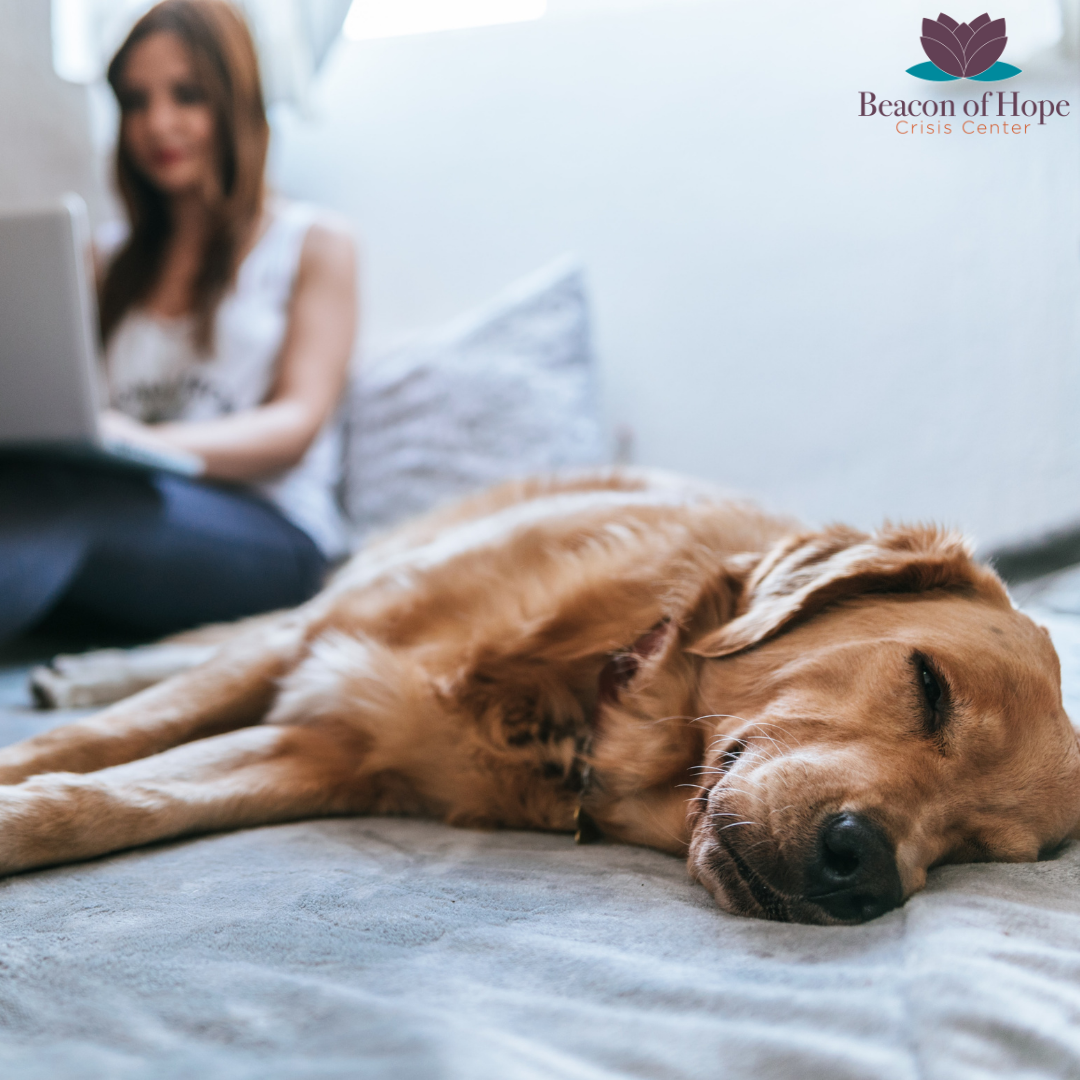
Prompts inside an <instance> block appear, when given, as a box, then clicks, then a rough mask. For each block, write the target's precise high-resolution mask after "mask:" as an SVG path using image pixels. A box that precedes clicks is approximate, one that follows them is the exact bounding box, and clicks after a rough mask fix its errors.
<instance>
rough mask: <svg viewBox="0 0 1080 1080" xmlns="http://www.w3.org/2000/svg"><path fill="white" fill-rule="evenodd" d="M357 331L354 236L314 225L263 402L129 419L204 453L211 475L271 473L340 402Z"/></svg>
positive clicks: (294, 455)
mask: <svg viewBox="0 0 1080 1080" xmlns="http://www.w3.org/2000/svg"><path fill="white" fill-rule="evenodd" d="M355 334H356V256H355V253H354V250H353V243H352V238H351V237H350V236H349V235H348V233H347V232H345V231H344V230H343V229H338V228H335V227H333V226H328V225H323V224H316V225H313V226H312V227H311V228H310V229H309V230H308V234H307V236H306V238H305V240H304V246H303V248H302V250H301V255H300V267H299V271H298V273H297V278H296V285H295V287H294V289H293V295H292V300H291V302H290V307H289V322H288V327H287V329H286V333H285V343H284V345H283V346H282V353H281V359H280V361H279V364H280V366H279V369H278V377H277V382H276V384H275V386H274V389H273V390H272V391H271V394H270V397H269V398H268V400H267V401H266V402H265V404H263V405H259V406H257V407H256V408H254V409H247V410H245V411H243V412H237V413H232V414H230V415H228V416H221V417H217V418H215V419H213V420H190V421H177V422H174V423H166V424H155V425H154V426H153V427H147V426H146V425H143V424H137V423H136V422H135V421H128V422H129V423H131V424H135V426H136V427H137V428H139V429H141V431H140V434H139V437H140V438H142V437H143V436H145V435H149V436H151V437H152V438H154V439H155V440H161V442H157V443H155V445H158V446H160V445H162V443H164V444H167V445H168V446H170V447H172V448H174V449H177V450H186V451H187V452H188V453H192V454H195V455H197V456H198V457H200V458H202V459H203V461H205V462H206V473H205V475H206V476H208V477H212V478H215V479H220V480H257V479H260V478H262V477H266V476H272V475H273V474H274V473H278V472H281V471H283V470H285V469H287V468H289V467H290V466H292V465H295V464H296V463H297V462H298V461H300V459H301V458H302V457H303V456H304V454H305V453H306V451H307V449H308V447H309V446H310V445H311V443H312V441H313V440H314V438H315V436H316V435H317V434H318V433H319V430H320V429H321V428H322V426H323V424H325V423H326V421H327V420H328V419H329V417H330V415H331V413H332V412H333V411H334V409H335V408H336V407H337V404H338V401H339V399H340V397H341V392H342V390H343V388H344V386H345V377H346V374H347V372H348V367H349V358H350V356H351V355H352V347H353V340H354V338H355ZM114 415H118V414H114ZM123 419H124V420H127V418H126V417H124V418H123ZM146 445H148V444H146Z"/></svg>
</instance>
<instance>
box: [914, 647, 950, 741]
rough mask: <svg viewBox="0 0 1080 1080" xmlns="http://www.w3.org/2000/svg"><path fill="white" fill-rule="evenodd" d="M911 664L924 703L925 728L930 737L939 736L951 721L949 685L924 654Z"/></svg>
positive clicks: (915, 658) (919, 655) (915, 655)
mask: <svg viewBox="0 0 1080 1080" xmlns="http://www.w3.org/2000/svg"><path fill="white" fill-rule="evenodd" d="M911 663H912V667H913V668H914V669H915V681H916V683H917V684H918V690H919V696H920V699H921V701H922V702H923V710H924V721H923V724H924V728H925V730H926V733H927V734H928V735H938V734H939V733H940V732H941V730H942V728H943V727H944V726H945V724H946V722H947V721H948V719H949V693H948V683H947V682H946V681H945V680H944V679H943V678H942V677H941V675H940V674H939V673H938V672H937V671H936V670H935V669H934V666H933V664H932V663H931V662H930V660H929V659H928V658H927V657H926V656H924V655H923V654H922V653H919V652H917V653H915V654H914V655H913V656H912V658H911Z"/></svg>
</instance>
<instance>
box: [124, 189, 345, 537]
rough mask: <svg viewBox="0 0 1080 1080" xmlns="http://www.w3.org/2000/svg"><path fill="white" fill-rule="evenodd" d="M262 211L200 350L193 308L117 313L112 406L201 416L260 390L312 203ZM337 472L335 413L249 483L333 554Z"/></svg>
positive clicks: (145, 414) (240, 405)
mask: <svg viewBox="0 0 1080 1080" xmlns="http://www.w3.org/2000/svg"><path fill="white" fill-rule="evenodd" d="M267 212H268V214H269V215H270V222H269V225H268V226H267V227H266V229H265V231H264V232H263V234H262V236H261V237H260V238H259V240H258V241H257V242H256V244H255V246H254V247H253V248H252V249H251V251H250V252H248V254H247V257H246V258H245V259H244V261H243V263H241V265H240V269H239V272H238V273H237V277H236V284H235V286H234V287H233V289H232V290H231V291H230V292H229V293H227V294H226V296H225V298H224V299H223V300H222V301H221V303H220V305H219V306H218V309H217V314H216V317H215V321H214V347H213V352H212V353H211V354H210V355H209V356H204V355H200V354H199V353H197V352H196V350H195V348H194V345H193V343H192V329H193V322H194V320H193V317H192V316H183V317H181V318H177V319H162V318H158V317H156V316H152V315H148V314H147V313H146V312H144V311H137V310H132V311H129V312H128V314H127V315H125V316H124V318H123V320H122V321H121V322H120V324H119V326H117V328H116V330H115V331H114V332H113V334H112V336H111V337H110V338H109V345H108V349H107V351H106V362H107V372H108V381H109V399H110V401H111V404H112V406H113V408H114V409H118V410H119V411H121V412H124V413H127V414H128V415H129V416H133V417H135V418H136V419H137V420H142V421H143V422H144V423H157V422H161V421H168V420H207V419H211V418H213V417H216V416H224V415H226V414H228V413H233V412H239V411H241V410H243V409H251V408H254V407H255V406H256V405H260V404H262V402H264V401H265V400H266V399H267V397H268V396H269V394H270V392H271V390H272V389H273V385H274V379H275V377H276V375H277V366H278V359H279V356H280V353H281V347H282V344H283V342H284V340H285V330H286V327H287V324H288V316H289V300H290V298H291V296H292V292H293V286H294V283H295V281H296V273H297V269H298V268H299V265H300V251H301V248H302V246H303V243H304V238H305V237H306V236H307V232H308V229H309V228H310V227H311V225H312V223H313V222H314V221H316V220H317V218H318V210H317V209H316V208H315V207H313V206H309V205H307V204H306V203H293V202H285V201H283V200H275V201H274V202H273V203H271V204H270V205H269V206H268V208H267ZM113 237H115V233H114V234H113ZM113 237H110V239H112V238H113ZM340 471H341V435H340V424H339V422H338V421H337V419H334V420H332V421H330V422H329V423H327V424H326V426H325V427H324V428H323V429H322V431H321V432H320V433H319V435H318V436H317V438H316V439H315V441H314V442H313V443H312V444H311V446H310V447H309V448H308V451H307V453H306V454H305V455H304V457H303V459H302V460H301V461H300V462H299V464H297V465H295V466H294V467H293V468H291V469H288V470H286V471H285V472H283V473H281V474H280V475H278V476H274V477H271V478H270V479H268V480H264V481H261V482H259V483H256V484H252V485H251V486H252V488H253V489H254V490H255V491H257V492H258V493H260V494H261V495H263V496H264V497H265V498H267V499H269V500H270V501H271V502H273V503H275V504H276V505H277V507H278V508H279V509H280V510H281V512H282V513H283V514H284V515H285V517H287V518H288V519H289V520H290V521H291V522H293V524H295V525H297V526H299V528H301V529H303V530H304V532H306V533H307V534H308V535H309V536H310V537H311V538H312V539H313V540H314V541H315V543H316V544H317V545H318V546H319V548H320V549H321V550H322V552H323V554H324V555H326V556H327V557H328V558H334V557H336V556H338V555H341V554H343V553H344V551H345V547H346V539H345V538H346V530H345V524H344V522H343V520H342V518H341V514H340V512H339V510H338V506H337V499H336V490H337V486H338V482H339V479H340Z"/></svg>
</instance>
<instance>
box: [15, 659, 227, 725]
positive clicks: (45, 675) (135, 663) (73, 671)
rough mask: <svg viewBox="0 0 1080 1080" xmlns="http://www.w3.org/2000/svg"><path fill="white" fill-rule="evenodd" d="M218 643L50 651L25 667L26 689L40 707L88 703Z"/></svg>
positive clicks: (138, 686)
mask: <svg viewBox="0 0 1080 1080" xmlns="http://www.w3.org/2000/svg"><path fill="white" fill-rule="evenodd" d="M219 648H220V646H218V645H182V644H181V645H173V644H167V643H162V644H159V645H141V646H139V647H138V648H135V649H95V650H94V651H93V652H86V653H77V654H75V655H72V656H67V655H63V654H61V655H60V656H54V657H53V659H52V661H51V662H50V663H48V664H41V665H39V666H38V667H36V668H34V669H33V671H31V672H30V691H31V693H32V694H33V695H34V703H35V704H36V705H37V706H38V707H39V708H42V709H87V708H92V707H94V706H96V705H111V704H112V703H113V702H115V701H122V700H123V699H124V698H126V697H131V695H132V694H137V693H138V692H139V691H140V690H145V689H146V688H147V687H148V686H154V685H155V684H157V683H159V682H164V681H165V680H166V679H169V678H171V677H172V676H173V675H178V674H179V673H180V672H181V671H188V670H190V669H191V668H193V667H197V666H198V665H199V664H203V663H205V662H206V661H207V660H209V659H210V658H211V657H212V656H213V655H214V653H215V652H217V650H218V649H219Z"/></svg>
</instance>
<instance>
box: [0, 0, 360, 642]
mask: <svg viewBox="0 0 1080 1080" xmlns="http://www.w3.org/2000/svg"><path fill="white" fill-rule="evenodd" d="M108 78H109V83H110V85H111V86H112V88H113V90H114V92H115V94H116V97H117V100H118V102H119V104H120V114H121V122H120V137H119V140H118V146H117V157H116V173H117V181H118V185H119V190H120V195H121V197H122V198H123V201H124V205H125V208H126V210H127V216H128V228H127V230H126V235H124V236H122V237H118V238H116V241H115V242H114V244H113V245H111V247H112V250H101V251H99V253H98V254H99V276H100V288H99V293H100V313H101V332H102V337H103V341H104V344H105V358H106V373H105V374H106V380H107V384H108V391H109V399H110V406H111V407H110V409H109V411H108V412H107V413H106V414H105V417H104V424H103V426H104V430H105V434H106V435H107V436H110V437H112V438H116V439H123V440H125V441H127V442H130V443H135V444H138V445H142V446H145V447H147V448H151V449H158V450H164V451H182V452H185V453H187V454H189V455H194V457H195V459H197V460H198V461H200V462H201V463H202V473H201V475H200V476H199V477H198V478H197V479H189V478H183V477H181V476H178V475H175V474H172V473H167V472H156V473H151V474H149V475H144V476H137V475H126V474H122V473H116V472H108V471H103V470H101V469H91V468H86V467H74V466H71V465H59V464H49V465H47V464H44V463H39V464H36V465H33V466H30V465H25V464H22V465H12V464H9V465H5V466H3V467H2V468H0V638H2V637H4V636H10V635H12V634H14V633H17V632H18V631H20V630H22V629H25V628H27V627H28V626H30V625H32V624H33V623H35V622H36V621H38V620H39V619H40V618H41V617H42V616H44V615H45V614H46V613H47V612H49V611H50V610H51V609H54V608H56V607H57V606H58V605H59V606H63V607H65V608H66V607H70V608H72V609H75V610H77V611H79V612H81V613H84V614H89V615H91V616H93V617H96V618H98V619H101V620H104V621H106V622H109V623H114V624H119V625H123V626H124V627H126V628H128V629H130V630H134V631H136V632H139V633H146V634H162V633H165V632H168V631H171V630H175V629H180V628H183V627H188V626H193V625H196V624H199V623H204V622H210V621H218V620H224V619H233V618H237V617H240V616H243V615H247V614H251V613H255V612H258V611H263V610H269V609H272V608H277V607H283V606H287V605H292V604H296V603H299V602H301V601H303V600H304V599H306V598H307V597H309V596H310V595H312V593H313V592H314V591H316V590H317V588H318V587H319V585H320V584H321V581H322V578H323V576H324V572H325V570H326V567H327V565H328V562H329V561H330V560H333V559H334V558H335V557H337V556H338V555H340V554H341V553H342V552H343V551H344V531H343V524H342V522H341V520H340V518H339V516H338V511H337V508H336V503H335V498H334V493H335V491H334V489H335V486H336V483H337V479H338V475H337V473H338V466H339V449H338V445H337V438H336V429H335V427H334V425H333V423H332V418H333V415H334V413H335V411H336V407H337V403H338V400H339V398H340V395H341V392H342V388H343V386H344V381H345V376H346V369H347V366H348V361H349V356H350V352H351V348H352V343H353V339H354V334H355V319H356V311H355V305H356V301H355V295H356V286H355V257H354V251H353V245H352V242H351V240H350V239H349V237H348V234H347V233H346V232H345V231H344V230H343V229H341V228H340V227H339V226H338V225H337V224H335V223H334V222H332V221H331V220H330V219H329V218H328V217H327V216H326V215H325V214H322V213H320V212H318V211H317V210H315V209H314V208H313V207H311V206H308V205H305V204H300V203H290V202H286V201H285V200H282V199H280V198H274V197H271V196H269V195H268V194H267V192H266V187H265V180H264V171H265V162H266V151H267V143H268V138H269V129H268V126H267V121H266V115H265V111H264V107H263V100H262V93H261V89H260V82H259V71H258V63H257V59H256V55H255V49H254V46H253V44H252V40H251V36H250V34H249V33H248V30H247V27H246V26H245V24H244V22H243V19H242V17H241V16H240V14H239V13H238V12H237V10H236V9H235V8H233V7H232V5H230V4H228V3H226V2H225V0H164V2H163V3H160V4H158V5H157V6H156V7H154V8H152V9H151V10H150V11H149V12H147V14H146V15H144V16H143V17H142V18H141V19H140V20H139V21H138V22H137V23H136V24H135V26H134V28H133V29H132V31H131V33H130V34H129V35H128V38H127V40H126V41H125V42H124V44H123V45H122V46H121V48H120V50H119V52H117V54H116V56H115V58H114V59H113V61H112V63H111V64H110V66H109V72H108Z"/></svg>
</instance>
